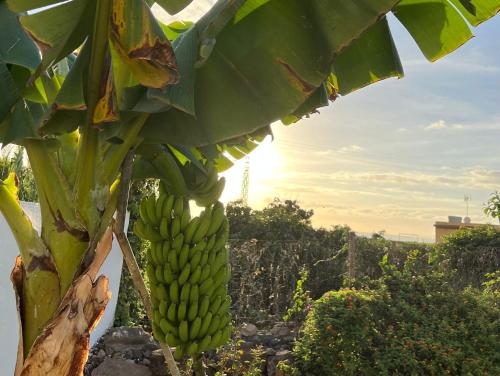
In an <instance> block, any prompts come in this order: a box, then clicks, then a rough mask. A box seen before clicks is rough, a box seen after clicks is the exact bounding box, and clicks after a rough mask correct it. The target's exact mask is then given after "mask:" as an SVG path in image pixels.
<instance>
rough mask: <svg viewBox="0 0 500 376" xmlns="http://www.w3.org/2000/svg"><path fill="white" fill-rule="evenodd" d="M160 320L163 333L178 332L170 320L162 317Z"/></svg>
mask: <svg viewBox="0 0 500 376" xmlns="http://www.w3.org/2000/svg"><path fill="white" fill-rule="evenodd" d="M159 322H160V328H161V331H162V332H163V333H165V334H167V333H176V332H177V329H176V328H175V326H174V325H172V324H171V323H170V322H169V321H168V320H166V319H161V320H160V321H159Z"/></svg>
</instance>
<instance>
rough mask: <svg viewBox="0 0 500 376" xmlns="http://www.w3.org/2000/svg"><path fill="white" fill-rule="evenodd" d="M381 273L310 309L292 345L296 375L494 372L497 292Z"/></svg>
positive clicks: (498, 366)
mask: <svg viewBox="0 0 500 376" xmlns="http://www.w3.org/2000/svg"><path fill="white" fill-rule="evenodd" d="M382 269H383V274H382V276H381V278H380V279H379V280H378V281H371V282H369V284H370V286H364V287H363V288H362V289H359V290H357V289H347V288H346V289H342V290H339V291H331V292H328V293H326V294H325V295H324V296H323V297H322V298H320V299H319V300H317V301H316V302H315V303H314V304H313V306H312V308H311V310H310V312H309V314H308V316H307V320H306V324H305V327H304V333H303V336H302V338H301V339H300V340H299V341H298V342H297V343H296V346H295V348H294V353H295V356H296V364H297V366H298V367H299V369H300V371H301V374H302V375H311V376H313V375H318V376H320V375H321V376H328V375H500V308H499V301H498V297H499V296H498V295H496V296H495V295H494V294H493V293H490V294H488V293H481V292H479V291H477V290H472V289H467V290H465V291H461V292H457V291H456V290H455V289H453V288H452V287H451V286H449V284H448V283H447V282H446V279H445V278H443V277H442V276H441V275H438V274H436V273H435V272H433V273H427V274H425V275H417V274H416V273H415V272H414V270H413V268H412V267H411V266H410V267H408V266H407V267H405V268H404V269H403V271H398V270H397V269H396V268H395V267H394V266H390V265H387V264H385V265H383V268H382Z"/></svg>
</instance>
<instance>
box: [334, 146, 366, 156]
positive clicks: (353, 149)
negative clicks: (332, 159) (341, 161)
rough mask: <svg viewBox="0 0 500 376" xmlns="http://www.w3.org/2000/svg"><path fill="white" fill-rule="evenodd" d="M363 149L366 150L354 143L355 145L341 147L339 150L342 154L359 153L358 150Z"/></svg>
mask: <svg viewBox="0 0 500 376" xmlns="http://www.w3.org/2000/svg"><path fill="white" fill-rule="evenodd" d="M363 150H365V149H364V148H362V147H361V146H359V145H354V144H353V145H349V146H344V147H341V148H340V149H339V150H338V152H339V153H341V154H346V153H357V152H360V151H363Z"/></svg>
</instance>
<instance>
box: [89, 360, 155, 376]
mask: <svg viewBox="0 0 500 376" xmlns="http://www.w3.org/2000/svg"><path fill="white" fill-rule="evenodd" d="M120 375H127V376H151V371H150V370H149V368H148V367H145V366H141V365H139V364H133V363H129V362H127V361H126V360H123V359H113V358H106V359H105V360H104V362H102V363H101V365H100V366H99V367H97V368H96V369H94V370H93V371H92V376H120Z"/></svg>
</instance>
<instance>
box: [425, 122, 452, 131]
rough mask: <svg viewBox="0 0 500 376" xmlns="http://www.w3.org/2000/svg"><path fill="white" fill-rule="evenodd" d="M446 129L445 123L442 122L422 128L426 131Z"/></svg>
mask: <svg viewBox="0 0 500 376" xmlns="http://www.w3.org/2000/svg"><path fill="white" fill-rule="evenodd" d="M444 128H447V125H446V122H445V121H444V120H438V121H435V122H434V123H431V124H429V125H427V126H426V127H424V129H425V130H426V131H430V130H434V129H444Z"/></svg>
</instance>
